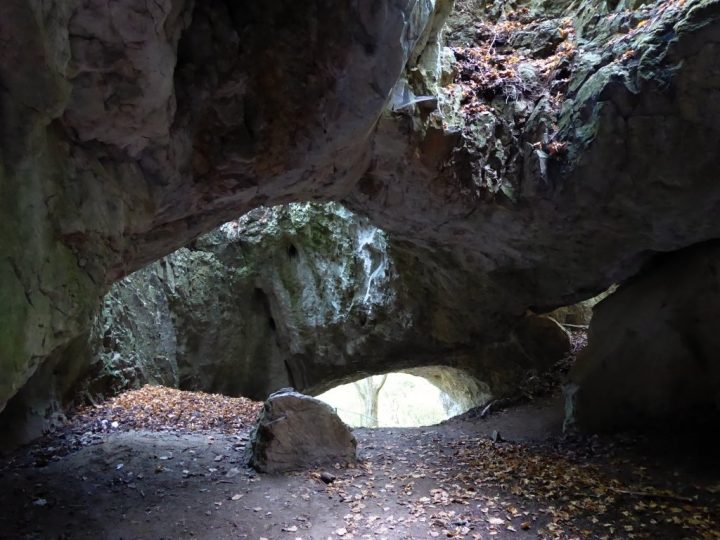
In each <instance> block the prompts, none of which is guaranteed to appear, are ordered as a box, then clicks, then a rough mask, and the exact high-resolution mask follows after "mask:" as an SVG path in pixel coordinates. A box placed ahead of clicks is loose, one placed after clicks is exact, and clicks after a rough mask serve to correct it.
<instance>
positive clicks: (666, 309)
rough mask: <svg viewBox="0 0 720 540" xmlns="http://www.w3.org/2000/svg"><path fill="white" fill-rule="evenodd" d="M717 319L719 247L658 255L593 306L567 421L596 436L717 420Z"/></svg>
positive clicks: (719, 311) (719, 391) (569, 389)
mask: <svg viewBox="0 0 720 540" xmlns="http://www.w3.org/2000/svg"><path fill="white" fill-rule="evenodd" d="M718 321H720V244H718V243H717V242H712V243H708V244H701V245H698V246H695V247H693V248H690V249H687V250H683V251H680V252H677V253H673V254H669V255H663V256H660V257H659V259H658V260H657V261H656V263H655V264H654V265H653V266H651V267H649V268H647V269H645V270H644V271H643V272H642V273H641V274H639V275H638V276H637V277H636V278H635V279H633V280H630V281H629V282H627V283H626V284H624V285H623V286H622V287H620V289H619V290H618V291H617V292H616V293H614V294H612V295H611V296H609V297H608V298H607V299H605V300H603V301H602V302H600V303H599V304H598V305H597V306H596V307H595V315H594V317H593V319H592V322H591V323H590V333H589V345H588V347H587V348H586V349H585V350H584V351H583V352H582V353H581V355H580V357H579V358H578V361H577V363H576V365H575V366H574V368H573V369H572V371H571V374H570V378H571V384H570V385H569V386H568V387H567V391H566V394H567V398H568V407H567V409H568V415H569V418H568V419H567V420H568V422H575V423H577V425H578V426H579V427H580V428H583V429H587V430H592V431H598V430H614V429H618V428H627V427H632V428H649V427H655V426H659V425H668V424H676V425H677V424H679V423H682V424H686V425H688V424H690V423H692V422H693V420H704V419H707V418H708V416H710V417H712V416H715V417H717V416H718V413H720V360H719V359H718V354H717V351H718V350H720V332H718Z"/></svg>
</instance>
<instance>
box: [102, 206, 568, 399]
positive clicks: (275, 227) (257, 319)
mask: <svg viewBox="0 0 720 540" xmlns="http://www.w3.org/2000/svg"><path fill="white" fill-rule="evenodd" d="M396 253H398V252H397V251H396V248H395V246H394V245H393V243H392V241H391V240H390V239H389V238H388V237H387V235H386V234H385V233H383V232H382V231H380V230H378V229H377V228H375V227H373V226H372V225H371V224H370V223H369V222H368V221H367V220H366V219H364V218H359V217H358V216H355V215H353V214H352V213H350V212H348V211H347V210H345V209H344V208H342V207H341V206H339V205H337V204H329V205H319V204H307V203H306V204H292V205H288V206H283V207H275V208H262V209H258V210H255V211H253V212H251V213H249V214H247V215H245V216H243V217H242V218H240V219H238V220H235V221H232V222H229V223H227V224H225V225H223V226H222V227H221V228H220V229H218V230H216V231H215V232H213V233H211V234H209V235H206V236H203V237H201V238H200V239H198V240H197V241H196V242H194V243H193V244H192V245H191V246H189V247H187V248H183V249H181V250H179V251H178V252H176V253H174V254H172V255H170V256H169V257H166V258H165V259H163V260H161V261H159V262H158V263H155V264H154V265H152V266H151V267H148V268H147V269H145V270H142V271H140V272H137V273H135V274H133V275H132V276H130V277H129V278H126V279H125V280H123V281H121V282H120V283H119V284H118V285H116V286H115V287H114V288H113V290H112V291H111V293H110V294H109V295H108V296H107V297H106V299H105V303H104V308H103V310H102V312H101V316H100V317H99V318H98V320H97V321H96V326H95V328H96V329H95V330H94V337H93V338H92V339H95V341H94V342H93V341H91V344H92V349H93V352H92V353H91V356H93V358H94V361H93V366H94V367H95V371H94V372H92V373H91V375H90V378H91V381H92V382H91V383H90V384H89V386H88V388H89V390H90V391H91V392H92V391H93V390H95V391H99V392H102V390H103V388H108V389H109V390H111V391H112V390H113V389H115V388H117V387H118V386H119V387H123V386H128V385H136V384H139V383H142V382H145V381H147V380H155V381H157V382H163V383H165V384H170V385H172V384H179V385H180V386H181V387H183V388H191V389H199V390H205V391H211V392H222V393H225V394H229V395H244V396H249V397H252V398H255V399H264V398H265V397H266V396H267V395H268V394H269V393H270V392H272V391H274V390H277V389H279V388H283V387H285V386H289V385H292V386H294V387H296V388H298V389H301V390H302V391H304V392H309V393H320V392H322V391H324V390H327V389H329V388H331V387H332V386H335V385H337V384H340V383H344V382H349V381H352V380H357V379H360V378H363V377H365V376H366V375H370V374H374V373H383V372H388V371H396V370H399V369H403V368H408V367H417V366H422V365H436V364H441V365H450V366H454V367H456V368H457V369H462V370H463V371H464V373H465V374H466V377H468V378H469V380H475V383H474V384H473V385H469V386H468V389H469V390H467V391H466V392H464V393H465V394H468V395H462V396H457V397H458V398H459V399H464V400H465V401H468V400H470V401H472V400H474V399H476V398H477V395H479V393H481V390H482V392H484V393H487V392H493V393H499V394H502V393H504V392H509V391H511V390H512V387H513V385H514V384H515V383H517V382H518V380H520V379H521V378H522V377H523V376H525V375H526V374H527V372H528V371H531V370H535V371H538V370H542V369H544V368H545V367H548V366H549V365H551V364H552V363H553V362H554V361H555V360H557V359H558V358H560V357H561V356H562V354H564V352H565V351H566V350H567V343H566V341H567V340H566V336H565V334H564V332H563V331H562V330H561V329H560V328H559V327H557V325H554V323H551V322H550V321H547V322H548V323H549V325H544V324H542V319H535V318H533V319H531V320H530V321H529V322H525V323H523V324H521V325H519V326H518V327H517V329H515V330H514V331H512V332H511V333H510V334H509V335H508V336H505V337H504V339H503V340H501V343H498V344H493V346H492V347H487V346H486V344H485V343H484V341H483V340H481V339H478V338H477V336H476V335H475V332H476V331H477V329H478V324H477V322H476V321H475V320H474V319H473V318H472V317H469V316H468V313H470V312H471V309H472V304H471V303H472V302H473V301H474V299H475V298H476V295H481V294H482V287H480V288H479V290H475V289H473V288H472V284H470V283H463V285H464V286H465V287H466V289H465V298H466V302H459V301H458V298H460V294H459V293H458V292H457V291H455V290H454V289H444V290H443V289H440V287H439V285H441V284H446V286H447V287H450V286H451V285H452V284H454V282H455V279H456V278H457V276H456V273H457V270H456V269H453V268H452V267H449V266H443V267H440V266H439V265H438V262H437V261H431V262H432V266H430V267H429V268H427V266H428V261H424V260H421V259H415V258H413V259H412V260H411V261H409V262H408V261H405V260H403V256H402V255H400V256H398V257H396ZM440 272H442V273H440ZM443 280H444V281H443ZM418 291H422V293H418ZM444 296H445V297H446V298H443V297H444ZM153 317H154V318H153ZM552 337H555V339H554V340H553V339H552ZM99 344H100V345H99ZM158 360H159V361H158ZM98 367H99V368H101V369H100V370H99V371H98V369H97V368H98ZM485 381H486V382H485ZM440 382H442V381H440ZM473 389H474V390H473ZM470 394H472V395H470ZM476 394H477V395H476Z"/></svg>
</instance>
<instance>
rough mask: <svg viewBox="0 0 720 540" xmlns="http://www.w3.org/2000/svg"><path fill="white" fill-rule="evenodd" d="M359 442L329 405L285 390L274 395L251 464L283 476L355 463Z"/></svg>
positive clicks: (258, 432) (263, 415)
mask: <svg viewBox="0 0 720 540" xmlns="http://www.w3.org/2000/svg"><path fill="white" fill-rule="evenodd" d="M356 447H357V441H356V440H355V436H354V435H353V434H352V431H350V428H349V427H348V426H347V425H345V423H344V422H343V421H342V420H340V417H339V416H338V415H337V414H335V411H333V409H332V407H330V406H329V405H328V404H327V403H323V402H322V401H320V400H318V399H315V398H313V397H310V396H306V395H303V394H301V393H299V392H295V391H294V390H293V389H292V388H285V389H283V390H279V391H278V392H275V393H274V394H272V395H270V396H269V397H268V399H267V401H266V402H265V405H264V406H263V409H262V411H261V413H260V418H259V419H258V425H257V427H256V429H255V431H254V432H253V435H252V439H251V441H250V453H251V457H250V465H251V466H252V467H254V468H255V469H257V470H258V471H260V472H266V473H280V472H286V471H294V470H299V469H306V468H309V467H314V466H317V465H333V464H335V463H340V464H347V463H354V462H355V460H356V459H357V456H356Z"/></svg>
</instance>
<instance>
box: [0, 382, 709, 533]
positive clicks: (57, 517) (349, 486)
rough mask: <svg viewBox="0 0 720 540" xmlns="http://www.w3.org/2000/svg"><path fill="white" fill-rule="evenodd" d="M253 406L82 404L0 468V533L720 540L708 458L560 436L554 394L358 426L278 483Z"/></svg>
mask: <svg viewBox="0 0 720 540" xmlns="http://www.w3.org/2000/svg"><path fill="white" fill-rule="evenodd" d="M259 406H260V404H258V403H254V402H250V401H248V400H243V399H232V398H225V397H221V396H212V395H207V394H199V393H190V392H180V391H177V390H170V389H163V388H160V387H144V388H143V389H141V390H137V391H134V392H130V393H127V394H124V395H121V396H119V397H117V398H115V399H114V400H111V401H110V402H107V403H105V404H102V405H100V406H97V407H90V408H88V409H87V410H85V411H81V413H80V414H78V415H77V416H76V417H75V418H74V419H73V420H72V422H71V423H70V424H69V425H68V426H67V427H66V428H64V429H63V430H62V431H60V432H58V433H55V434H54V435H51V436H48V437H46V438H44V439H43V440H42V441H40V442H38V443H36V444H34V445H32V446H29V447H26V448H24V449H21V450H19V451H16V452H15V453H13V454H11V455H9V456H5V457H4V458H2V460H0V538H2V539H76V538H77V539H84V538H87V539H106V538H107V539H172V540H174V539H180V538H203V539H204V538H207V539H226V538H228V539H229V538H252V539H255V540H258V539H262V538H266V539H289V540H295V539H298V538H301V539H304V540H308V539H330V538H332V539H343V540H349V539H359V538H372V539H374V538H377V539H382V538H386V539H409V538H467V539H481V538H501V539H505V538H517V539H520V538H608V539H610V538H612V539H615V538H661V539H662V538H667V539H681V538H720V532H719V531H720V465H719V464H718V463H717V459H715V455H716V454H715V452H714V449H708V448H707V447H706V446H704V445H703V444H695V443H694V442H692V441H684V440H673V441H672V444H671V445H669V446H667V445H658V443H657V441H652V440H648V439H642V438H639V437H634V436H628V435H625V436H614V437H608V438H599V437H591V438H586V437H563V436H562V435H561V417H562V407H561V403H560V400H559V398H558V397H557V396H545V397H542V398H539V399H535V400H531V401H526V402H524V403H522V404H519V405H516V406H514V407H512V408H508V409H505V410H501V411H498V412H495V413H493V414H491V415H489V416H488V417H486V418H480V417H479V414H477V413H476V414H469V415H468V414H466V415H464V416H463V417H458V418H455V419H451V420H449V421H447V422H445V423H443V424H440V425H436V426H430V427H425V428H404V429H399V428H391V429H358V430H356V431H355V434H356V436H357V439H358V451H359V457H360V459H359V461H358V463H357V465H355V466H353V467H349V468H346V467H339V466H336V467H329V468H326V469H317V470H312V471H306V472H299V473H291V474H286V475H279V476H267V475H261V474H257V473H255V472H254V471H253V470H251V469H249V468H248V467H247V466H246V457H245V449H246V445H247V443H248V439H249V436H250V431H251V425H252V421H253V420H254V418H255V415H256V414H257V410H258V408H259ZM497 432H499V434H500V438H499V440H495V441H493V434H494V433H497ZM495 438H496V439H498V437H495ZM691 442H692V444H691ZM660 447H662V448H663V451H662V452H661V451H659V450H658V449H659V448H660ZM715 448H716V447H715ZM321 473H330V476H334V477H336V478H335V479H334V481H332V482H330V483H329V484H326V483H325V482H324V481H323V480H322V479H321ZM324 476H325V478H326V479H328V475H327V474H326V475H324Z"/></svg>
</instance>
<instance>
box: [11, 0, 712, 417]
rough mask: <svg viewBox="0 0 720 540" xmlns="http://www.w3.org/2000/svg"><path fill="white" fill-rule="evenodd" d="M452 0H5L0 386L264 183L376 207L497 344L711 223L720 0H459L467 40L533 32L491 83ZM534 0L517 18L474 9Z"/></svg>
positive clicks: (395, 235) (403, 252) (24, 376)
mask: <svg viewBox="0 0 720 540" xmlns="http://www.w3.org/2000/svg"><path fill="white" fill-rule="evenodd" d="M641 4H643V5H641ZM451 5H452V2H451V1H446V0H436V1H432V0H417V1H416V0H401V1H397V0H392V1H391V0H378V1H374V2H349V1H337V2H324V1H320V0H311V1H309V2H290V1H287V0H269V1H265V2H254V3H242V4H237V5H235V4H233V5H230V4H228V3H227V2H222V1H220V0H209V1H207V2H192V1H190V0H187V1H183V0H159V1H156V2H152V3H146V2H139V1H129V2H109V3H108V2H100V1H94V0H83V1H80V0H75V1H71V0H68V1H66V2H26V1H23V0H7V1H5V2H2V4H0V21H2V24H0V81H1V84H0V111H1V114H2V120H3V121H2V122H1V123H0V160H1V164H0V212H2V215H3V220H2V221H0V252H2V253H3V258H2V260H1V261H0V373H1V374H2V377H0V409H2V408H3V407H4V406H5V404H6V402H7V400H8V399H10V397H12V396H13V395H15V394H16V393H17V392H18V391H19V390H20V389H21V388H22V387H23V386H24V385H25V383H26V382H27V381H28V379H29V378H30V377H31V376H32V375H33V374H34V373H40V372H41V371H43V370H46V371H48V372H50V373H52V372H53V370H52V366H53V362H55V361H56V360H55V359H56V358H58V355H62V352H63V350H64V349H66V348H67V347H68V346H70V345H71V344H72V343H73V342H74V340H77V339H80V336H82V335H83V334H84V333H86V332H87V331H88V329H89V328H90V326H91V321H92V314H93V312H94V310H95V308H96V307H97V305H98V303H99V300H100V298H101V296H102V294H103V293H105V292H106V290H107V289H108V287H109V286H110V284H111V283H112V282H114V281H115V280H117V279H118V278H120V277H122V276H124V275H127V274H128V273H130V272H131V271H133V270H136V269H138V268H141V267H142V266H144V265H145V264H147V263H149V262H151V261H153V260H156V259H158V258H160V257H162V256H164V255H166V254H168V253H170V252H171V251H172V250H174V249H176V248H178V247H180V246H182V245H184V244H186V243H187V242H189V241H192V240H193V239H195V238H197V237H198V236H199V235H200V234H201V233H204V232H207V231H210V230H212V229H213V228H215V227H217V226H219V225H220V224H222V223H224V222H226V221H228V220H230V219H235V218H236V217H237V216H238V215H240V214H243V213H245V212H246V211H248V210H250V209H252V208H255V207H258V206H259V205H268V206H270V205H275V204H281V203H286V202H289V201H308V200H336V201H341V202H343V203H344V204H345V205H346V206H347V207H348V208H350V209H351V210H353V211H355V212H357V213H359V214H362V215H366V216H368V217H369V218H370V219H371V220H372V222H373V224H374V225H376V226H379V227H380V228H382V229H383V230H385V231H386V232H387V233H388V234H389V235H390V238H392V242H393V244H394V245H395V246H397V252H398V255H397V260H398V261H400V260H402V261H405V262H404V264H405V265H412V264H414V263H415V262H417V261H422V265H421V266H420V267H421V268H422V269H423V270H422V272H423V273H424V275H425V276H426V277H427V278H429V277H433V278H434V279H435V281H434V282H433V283H434V285H433V286H432V288H431V289H429V291H428V294H430V295H434V298H436V299H437V300H438V301H439V302H440V303H441V304H444V305H445V306H452V305H457V306H462V305H463V304H464V303H465V304H467V305H471V306H472V307H471V308H470V309H466V307H465V306H463V307H462V308H460V307H458V312H459V311H460V309H465V316H466V317H471V318H473V319H474V320H475V321H476V323H475V324H476V330H477V331H476V332H475V333H474V334H473V335H472V336H468V340H469V341H472V342H473V343H474V345H473V346H475V347H478V346H482V347H485V348H487V349H493V350H494V349H497V348H498V345H497V344H498V343H499V341H502V340H504V339H506V338H507V336H508V335H509V334H510V332H511V331H512V329H513V328H514V327H515V326H516V325H517V324H519V322H518V321H521V319H522V317H523V316H524V314H525V313H526V311H527V309H528V308H531V309H533V310H534V311H536V312H542V311H547V310H550V309H552V308H555V307H558V306H562V305H568V304H574V303H575V302H576V301H578V300H582V299H584V298H589V297H591V296H594V295H595V294H597V293H599V292H601V291H603V290H605V289H606V288H607V287H608V286H609V285H611V284H612V283H620V282H622V281H624V280H626V279H627V278H628V277H630V276H631V275H633V274H634V273H636V272H637V271H638V270H639V268H640V267H641V266H642V264H643V263H645V262H647V261H648V260H649V259H651V258H652V256H653V255H654V254H655V253H657V252H665V251H672V250H677V249H680V248H683V247H687V246H689V245H691V244H694V243H697V242H700V241H705V240H708V239H712V238H718V237H720V222H718V220H717V219H715V217H716V216H717V214H718V209H720V187H719V186H720V184H719V183H718V182H717V174H718V170H720V152H718V151H717V150H718V148H717V141H718V140H720V102H719V100H718V99H717V93H718V88H720V75H719V74H718V69H717V66H718V62H717V56H718V43H719V42H720V2H718V1H717V0H687V1H686V2H682V3H681V2H660V1H655V2H617V3H615V2H613V3H609V2H606V1H604V0H602V1H600V0H582V1H580V2H575V3H573V4H572V11H570V12H565V11H564V10H565V9H570V3H569V2H565V1H562V2H539V1H528V2H514V3H513V5H512V6H511V5H510V4H507V3H505V2H492V3H491V2H485V1H480V0H477V1H470V0H468V1H464V2H463V1H460V2H457V6H456V8H457V9H456V12H455V15H454V17H455V18H454V19H453V21H454V22H453V21H451V25H450V31H449V34H448V35H449V39H450V42H449V43H450V44H452V45H455V46H460V45H461V46H470V47H469V48H470V49H473V48H475V49H478V50H480V49H482V48H483V47H487V46H488V45H489V43H490V41H491V40H492V41H493V43H494V44H497V45H498V46H499V47H501V48H503V50H506V51H508V55H507V56H508V58H509V57H512V54H511V53H512V52H520V53H522V54H523V55H524V56H525V57H528V58H529V60H526V61H523V62H521V63H515V64H513V63H510V60H507V62H506V61H503V62H504V63H502V65H495V66H493V67H494V68H496V70H499V71H502V72H503V73H505V72H507V73H509V74H510V75H509V76H508V78H507V79H505V78H503V77H501V78H500V82H499V83H498V82H492V81H491V83H489V82H488V81H489V80H490V79H488V80H481V81H480V82H478V81H477V80H476V79H478V80H479V79H482V78H483V76H484V75H483V73H485V74H486V75H487V73H486V71H487V70H485V69H484V68H487V67H488V66H489V64H488V63H487V62H486V61H485V60H477V59H478V58H482V54H479V55H478V51H477V50H476V51H474V52H473V51H467V50H465V51H461V50H458V48H457V47H456V49H455V50H454V51H453V50H448V49H443V48H442V47H441V46H440V44H439V42H438V34H437V32H438V31H439V30H441V28H442V22H443V19H444V17H445V16H446V15H447V14H448V13H449V8H450V7H451ZM523 5H525V6H527V7H528V8H529V11H528V12H527V14H526V15H522V16H523V17H527V18H528V20H531V21H532V24H535V25H536V26H534V27H533V26H531V27H529V28H528V27H527V25H525V26H524V27H521V28H516V29H511V30H509V33H508V35H507V36H504V40H505V43H502V44H500V43H497V42H496V41H495V40H494V39H493V38H492V36H491V37H490V38H488V35H487V32H486V30H487V29H483V28H482V26H483V24H484V22H483V23H482V24H480V25H479V26H477V27H476V25H475V24H474V23H473V24H471V25H468V24H465V22H466V21H467V20H468V18H469V20H470V21H477V20H478V18H479V17H480V16H482V17H483V18H482V20H483V21H485V22H487V21H492V20H493V17H497V16H499V15H503V14H504V15H506V16H507V17H509V16H510V15H509V12H510V10H511V9H512V8H513V7H522V6H523ZM629 8H637V10H636V11H632V10H631V9H629ZM613 10H614V11H613ZM611 11H613V13H611ZM564 15H568V16H570V17H573V19H572V20H571V21H569V22H567V21H566V22H563V16H564ZM609 15H612V16H609ZM463 17H464V18H463ZM640 23H642V24H640ZM543 36H545V37H543ZM547 55H550V56H547ZM548 58H552V59H554V60H553V62H551V63H549V64H547V65H546V64H544V63H543V62H544V61H545V60H546V59H548ZM555 60H557V63H555ZM513 62H514V61H513ZM506 63H507V65H505V64H506ZM490 75H492V73H491V74H490ZM492 80H493V81H494V79H492ZM505 80H510V81H512V84H505V83H503V82H502V81H505ZM470 81H475V82H476V83H477V84H479V86H475V87H472V88H470V90H471V92H470V93H471V94H472V95H468V94H465V93H464V91H465V90H467V88H465V87H464V86H463V85H465V86H467V85H468V84H469V82H470ZM471 86H472V85H471ZM448 269H450V270H448ZM424 279H426V278H425V277H423V278H422V279H420V282H422V281H423V280H424ZM468 284H472V286H468ZM413 290H415V291H420V290H421V289H419V288H416V289H413ZM466 291H471V293H470V294H466ZM422 294H425V291H424V290H423V292H422ZM444 312H446V310H445V309H444V308H443V309H442V310H440V311H439V313H444ZM443 322H448V323H449V324H443ZM520 324H522V323H520ZM434 326H435V328H443V331H442V333H441V338H440V339H438V342H439V343H443V342H444V340H445V339H446V338H448V336H450V337H451V338H452V336H453V333H454V332H458V330H457V329H456V328H454V326H453V324H452V321H442V320H438V321H436V324H435V325H434ZM451 341H452V339H451ZM435 352H436V351H435V350H434V351H433V354H435ZM50 393H51V392H50V390H48V391H47V394H50Z"/></svg>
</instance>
